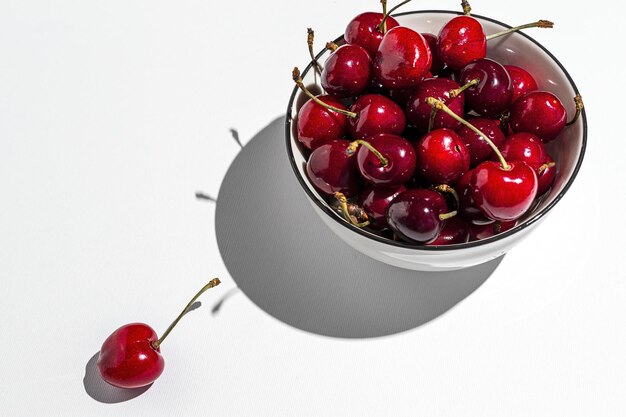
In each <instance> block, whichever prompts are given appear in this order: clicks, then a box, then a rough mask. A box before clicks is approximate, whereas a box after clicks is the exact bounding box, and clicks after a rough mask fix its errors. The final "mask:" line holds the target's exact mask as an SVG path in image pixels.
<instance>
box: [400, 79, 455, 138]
mask: <svg viewBox="0 0 626 417" xmlns="http://www.w3.org/2000/svg"><path fill="white" fill-rule="evenodd" d="M459 87H460V86H459V85H458V84H457V83H455V82H454V81H452V80H449V79H447V78H429V79H426V80H424V81H422V83H421V84H420V85H418V86H417V88H415V91H414V92H413V94H411V96H410V97H409V100H408V101H407V104H406V118H407V121H408V122H409V123H410V124H412V125H413V126H415V127H417V128H418V129H419V130H421V131H422V132H427V131H428V127H429V124H430V115H431V113H432V107H431V106H430V105H429V104H428V103H426V99H427V98H429V97H434V98H436V99H437V100H441V101H443V102H444V103H446V105H447V106H448V107H449V108H450V110H452V111H453V112H454V113H455V114H457V115H458V116H460V117H463V115H464V114H465V113H464V103H465V101H464V97H465V95H464V93H460V94H459V95H458V96H457V97H454V98H452V97H451V96H450V92H451V91H452V90H456V89H458V88H459ZM459 125H460V123H459V122H458V121H456V120H454V119H453V118H452V117H450V116H449V115H447V114H446V113H444V112H442V111H438V112H437V114H436V116H435V122H434V124H433V129H440V128H447V129H456V128H458V127H459Z"/></svg>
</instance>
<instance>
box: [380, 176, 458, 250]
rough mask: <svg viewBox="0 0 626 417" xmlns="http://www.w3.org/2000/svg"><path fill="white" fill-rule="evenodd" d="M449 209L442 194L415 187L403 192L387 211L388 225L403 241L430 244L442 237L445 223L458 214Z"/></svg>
mask: <svg viewBox="0 0 626 417" xmlns="http://www.w3.org/2000/svg"><path fill="white" fill-rule="evenodd" d="M447 210H448V209H447V204H446V201H445V199H444V198H443V196H442V195H441V194H439V193H438V192H436V191H433V190H427V189H421V188H416V189H412V190H407V191H404V192H403V193H401V194H399V195H398V196H397V197H396V198H394V199H393V201H392V202H391V204H390V205H389V208H388V209H387V222H388V223H389V227H390V228H391V230H392V231H393V232H394V233H395V234H396V235H397V236H398V237H399V238H401V239H402V240H405V241H407V242H411V243H428V242H431V241H432V240H434V239H435V238H436V237H437V236H438V235H439V233H440V232H441V229H442V227H443V222H444V220H446V219H448V218H450V217H453V216H454V215H455V214H456V213H455V212H452V213H446V212H447Z"/></svg>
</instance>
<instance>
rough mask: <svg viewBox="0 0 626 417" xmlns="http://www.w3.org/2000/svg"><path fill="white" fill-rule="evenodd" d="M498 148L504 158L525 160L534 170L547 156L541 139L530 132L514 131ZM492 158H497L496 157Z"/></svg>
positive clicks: (543, 162)
mask: <svg viewBox="0 0 626 417" xmlns="http://www.w3.org/2000/svg"><path fill="white" fill-rule="evenodd" d="M499 149H500V152H501V153H502V156H504V158H505V159H506V160H510V161H523V162H526V164H527V165H528V166H530V167H531V168H532V169H534V170H535V172H537V170H538V169H539V167H540V166H542V165H543V164H545V163H546V160H547V158H548V152H546V148H545V146H543V143H542V142H541V139H539V137H538V136H535V135H533V134H532V133H525V132H520V133H514V134H512V135H511V136H509V137H508V138H506V140H505V141H504V143H502V146H500V147H499ZM492 159H493V160H494V161H497V160H498V159H497V158H496V157H494V158H492Z"/></svg>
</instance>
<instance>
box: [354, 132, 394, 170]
mask: <svg viewBox="0 0 626 417" xmlns="http://www.w3.org/2000/svg"><path fill="white" fill-rule="evenodd" d="M359 146H365V147H366V148H367V149H368V150H369V151H370V152H371V153H373V154H374V155H376V157H377V158H378V160H379V161H380V165H381V166H382V167H383V168H384V167H386V166H387V165H389V161H388V160H387V158H385V157H384V156H383V154H382V153H380V152H379V151H378V150H377V149H376V148H374V147H373V146H372V144H371V143H369V142H366V141H364V140H361V139H358V140H355V141H354V142H352V143H350V146H348V149H346V153H347V154H348V155H354V153H355V152H356V150H357V148H358V147H359Z"/></svg>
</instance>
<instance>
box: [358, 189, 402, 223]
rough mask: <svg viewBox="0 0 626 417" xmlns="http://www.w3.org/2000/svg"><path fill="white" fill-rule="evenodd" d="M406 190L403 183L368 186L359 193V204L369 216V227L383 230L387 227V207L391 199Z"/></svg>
mask: <svg viewBox="0 0 626 417" xmlns="http://www.w3.org/2000/svg"><path fill="white" fill-rule="evenodd" d="M404 191H406V187H405V186H403V185H400V186H396V187H374V186H369V187H367V188H365V189H364V190H363V191H361V193H360V194H359V206H361V207H362V208H363V210H364V211H365V213H367V216H368V217H369V221H370V227H371V228H373V229H377V230H383V229H386V228H387V227H389V224H388V223H387V208H388V207H389V204H391V202H392V201H393V199H394V198H395V197H396V196H397V195H398V194H400V193H402V192H404Z"/></svg>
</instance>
